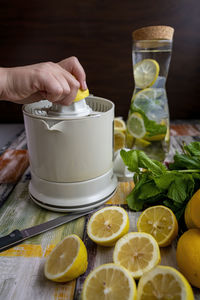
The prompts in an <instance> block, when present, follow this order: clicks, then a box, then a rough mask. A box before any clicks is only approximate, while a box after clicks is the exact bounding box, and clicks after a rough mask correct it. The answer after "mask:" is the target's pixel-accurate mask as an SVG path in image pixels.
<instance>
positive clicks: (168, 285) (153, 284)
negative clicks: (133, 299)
mask: <svg viewBox="0 0 200 300" xmlns="http://www.w3.org/2000/svg"><path fill="white" fill-rule="evenodd" d="M137 293H138V294H137V299H138V300H143V299H182V300H194V295H193V291H192V288H191V286H190V284H189V283H188V281H187V280H186V278H185V277H184V276H183V275H182V274H181V273H180V272H179V271H177V270H176V269H174V268H172V267H168V266H157V267H156V268H154V269H153V270H151V271H149V272H147V273H146V274H144V275H143V276H142V277H141V278H140V280H139V283H138V290H137Z"/></svg>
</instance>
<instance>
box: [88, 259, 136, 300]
mask: <svg viewBox="0 0 200 300" xmlns="http://www.w3.org/2000/svg"><path fill="white" fill-rule="evenodd" d="M112 299H115V300H117V299H123V300H136V284H135V281H134V279H133V278H132V276H131V274H130V273H129V272H128V271H127V270H126V269H125V268H123V267H121V266H119V265H115V264H104V265H101V266H100V267H97V268H95V269H94V270H93V271H92V272H91V273H90V274H89V275H88V277H87V278H86V280H85V282H84V285H83V291H82V300H112Z"/></svg>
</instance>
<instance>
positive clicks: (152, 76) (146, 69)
mask: <svg viewBox="0 0 200 300" xmlns="http://www.w3.org/2000/svg"><path fill="white" fill-rule="evenodd" d="M133 69H134V79H135V85H136V87H138V88H140V89H145V88H147V87H150V86H152V85H153V84H154V83H155V82H156V79H157V78H158V74H159V71H160V67H159V64H158V63H157V61H156V60H154V59H143V60H142V61H139V62H138V63H137V64H136V65H134V66H133Z"/></svg>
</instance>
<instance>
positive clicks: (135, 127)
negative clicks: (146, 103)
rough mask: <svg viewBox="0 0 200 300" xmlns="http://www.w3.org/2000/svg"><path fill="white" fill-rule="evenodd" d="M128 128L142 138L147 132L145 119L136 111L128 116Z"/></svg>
mask: <svg viewBox="0 0 200 300" xmlns="http://www.w3.org/2000/svg"><path fill="white" fill-rule="evenodd" d="M127 128H128V131H129V133H130V134H131V135H132V136H134V137H135V138H137V139H141V138H143V137H144V136H145V134H146V129H145V126H144V120H143V118H142V116H141V115H140V114H139V113H137V112H134V113H132V114H131V115H130V116H129V117H128V121H127Z"/></svg>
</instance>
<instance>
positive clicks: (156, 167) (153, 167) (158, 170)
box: [138, 151, 164, 175]
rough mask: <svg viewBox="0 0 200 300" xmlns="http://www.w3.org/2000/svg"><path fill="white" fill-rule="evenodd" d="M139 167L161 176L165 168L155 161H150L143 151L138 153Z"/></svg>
mask: <svg viewBox="0 0 200 300" xmlns="http://www.w3.org/2000/svg"><path fill="white" fill-rule="evenodd" d="M138 158H139V167H140V168H144V169H147V170H148V171H150V172H152V174H153V175H161V174H162V173H163V167H164V166H163V167H161V164H160V163H158V162H156V163H155V160H152V159H150V158H149V157H148V156H147V155H146V154H145V153H144V152H143V151H139V152H138Z"/></svg>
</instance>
